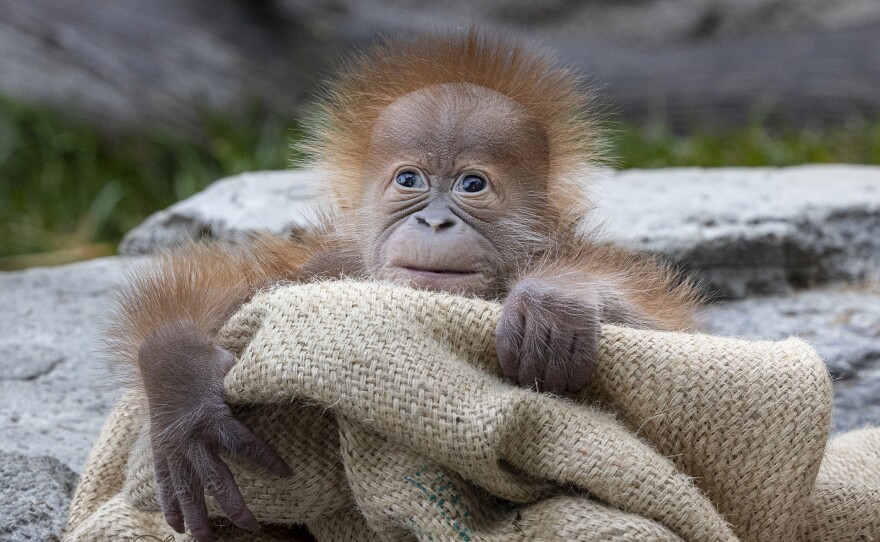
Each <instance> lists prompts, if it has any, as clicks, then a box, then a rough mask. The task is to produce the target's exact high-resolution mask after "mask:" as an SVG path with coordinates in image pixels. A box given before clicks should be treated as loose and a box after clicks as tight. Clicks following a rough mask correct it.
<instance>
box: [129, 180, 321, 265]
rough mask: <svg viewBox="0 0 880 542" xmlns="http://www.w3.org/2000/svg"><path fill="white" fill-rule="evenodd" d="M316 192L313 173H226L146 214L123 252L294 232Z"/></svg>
mask: <svg viewBox="0 0 880 542" xmlns="http://www.w3.org/2000/svg"><path fill="white" fill-rule="evenodd" d="M318 195H319V191H318V187H317V185H316V183H315V175H314V174H312V173H310V172H308V171H259V172H254V173H243V174H241V175H236V176H234V177H227V178H225V179H221V180H219V181H217V182H215V183H213V184H212V185H211V186H209V187H208V188H206V189H205V190H203V191H202V192H200V193H198V194H196V195H195V196H192V197H191V198H188V199H185V200H183V201H181V202H178V203H177V204H175V205H172V206H171V207H169V208H168V209H165V210H162V211H159V212H157V213H155V214H153V215H151V216H150V217H148V218H147V220H145V221H144V223H143V224H141V225H140V226H138V227H136V228H135V229H133V230H131V231H130V232H129V233H128V235H126V236H125V238H124V239H123V240H122V243H121V244H120V245H119V252H120V253H121V254H125V255H137V254H148V253H150V252H153V251H155V250H156V249H158V248H164V247H170V246H174V245H177V244H180V243H182V242H183V241H186V240H187V239H205V238H207V239H241V238H242V237H243V236H244V235H246V234H247V233H248V232H253V231H257V230H269V231H272V232H275V233H285V234H292V233H296V232H297V231H299V229H300V228H301V227H302V226H303V225H304V224H305V223H306V222H305V221H306V219H307V217H308V214H309V213H308V210H309V209H310V208H311V206H312V204H313V203H314V202H315V201H316V199H317V198H318Z"/></svg>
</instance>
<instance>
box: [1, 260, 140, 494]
mask: <svg viewBox="0 0 880 542" xmlns="http://www.w3.org/2000/svg"><path fill="white" fill-rule="evenodd" d="M124 266H125V265H124V263H123V262H122V261H121V260H119V259H116V258H108V259H101V260H93V261H89V262H84V263H78V264H73V265H68V266H63V267H56V268H41V269H30V270H27V271H20V272H14V273H0V306H2V307H3V311H2V312H0V355H2V357H0V435H3V437H2V438H0V452H12V453H19V454H24V455H28V456H51V457H53V458H55V459H58V460H60V461H61V462H62V463H63V464H64V465H66V466H67V467H69V468H70V469H72V470H74V471H79V469H80V468H81V466H82V463H83V461H85V458H86V454H87V453H88V449H89V446H90V445H91V442H92V440H93V439H94V437H95V435H96V434H97V432H98V430H99V429H100V427H101V423H102V420H103V417H104V416H105V415H106V413H107V411H108V409H109V408H110V406H111V405H112V403H113V401H114V399H115V397H116V396H117V394H118V391H117V390H116V389H114V386H113V385H112V383H111V381H110V379H108V377H107V371H105V366H104V363H103V361H102V359H101V356H100V354H99V348H98V335H99V330H100V323H101V320H102V318H104V317H105V315H106V314H107V311H108V307H109V305H110V294H111V290H112V288H113V286H114V285H115V284H116V282H117V281H118V280H119V279H120V278H121V276H122V273H123V268H124ZM2 485H3V484H2V483H0V486H2Z"/></svg>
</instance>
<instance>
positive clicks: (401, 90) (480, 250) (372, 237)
mask: <svg viewBox="0 0 880 542" xmlns="http://www.w3.org/2000/svg"><path fill="white" fill-rule="evenodd" d="M588 101H589V100H588V96H586V95H585V94H584V93H582V92H581V91H580V90H579V81H578V79H577V78H576V77H575V76H574V75H572V74H571V73H570V72H569V71H567V70H565V69H564V68H561V67H559V66H558V65H557V64H556V63H555V62H554V61H553V60H552V59H551V58H549V57H547V56H546V55H545V54H544V53H541V52H537V51H534V50H532V49H530V48H528V47H524V46H521V45H517V44H511V43H508V42H505V41H503V40H501V39H499V38H496V37H492V36H486V35H481V34H479V33H478V32H474V31H470V32H462V33H450V34H439V35H438V34H433V35H427V36H423V37H420V38H417V39H414V40H411V41H403V42H385V43H382V44H380V45H378V46H376V47H374V48H373V49H372V51H371V52H369V53H367V54H365V55H362V56H359V57H356V58H354V59H353V60H351V61H350V62H349V63H348V64H347V65H346V66H345V67H344V69H343V70H342V73H341V74H340V75H339V76H338V77H337V78H336V79H335V80H334V81H332V82H331V83H330V84H329V88H328V89H327V97H326V98H325V99H324V101H323V102H321V103H319V104H318V111H317V115H316V118H317V119H318V120H317V121H316V122H315V124H314V125H313V126H312V127H311V132H313V139H312V140H311V141H310V143H308V149H307V150H308V151H310V153H311V156H312V163H311V165H312V167H314V168H315V169H316V171H318V172H319V174H320V175H321V177H322V179H323V182H324V183H325V186H326V188H327V190H328V193H329V194H330V195H331V196H332V200H333V205H332V206H330V207H332V208H331V209H329V210H327V211H326V212H325V214H324V215H323V218H322V219H321V220H320V224H318V225H316V227H315V228H314V231H312V232H311V233H310V235H307V236H302V237H301V238H298V239H293V240H291V239H287V238H282V237H273V236H269V235H266V236H262V237H259V238H256V239H255V240H254V241H253V242H252V243H248V244H244V245H240V246H232V247H230V246H228V245H220V244H190V245H187V246H184V247H181V248H179V249H177V250H174V251H171V252H167V253H165V254H163V255H161V256H160V257H158V258H157V259H155V260H153V262H152V263H150V264H149V265H148V266H147V267H146V268H144V269H142V270H141V271H140V272H139V273H138V274H136V275H135V276H134V277H133V278H132V280H131V281H130V283H129V284H128V286H127V288H126V289H125V291H124V292H123V293H122V295H121V297H120V304H119V310H118V316H119V318H118V322H119V323H118V329H117V330H116V331H115V332H114V337H113V340H114V341H115V342H116V344H117V345H118V346H119V348H120V349H121V350H122V353H123V357H124V358H125V359H128V360H129V361H130V362H131V364H132V365H133V366H134V367H136V368H137V369H138V370H139V374H140V376H141V381H142V384H143V388H144V390H145V392H146V396H147V399H148V403H149V409H150V417H151V435H152V444H153V452H154V456H155V468H156V477H157V481H158V486H159V499H160V503H161V506H162V510H163V512H164V514H165V518H166V519H167V521H168V523H169V524H170V525H171V526H172V527H173V528H174V529H175V530H176V531H178V532H183V530H184V528H185V527H188V528H189V529H190V530H191V532H192V534H193V536H195V538H196V539H197V540H200V541H207V540H212V534H211V529H210V523H209V520H208V515H207V512H206V507H205V496H204V491H205V488H207V490H208V491H209V492H210V493H211V494H212V495H213V496H214V497H215V498H216V500H217V501H218V503H219V505H220V506H221V507H222V509H223V510H224V511H225V513H226V514H227V515H228V516H229V517H230V518H231V520H232V521H233V522H234V523H235V524H236V525H238V526H240V527H242V528H245V529H257V528H258V527H259V525H258V523H257V520H256V519H255V517H254V515H253V514H252V513H251V512H250V511H249V510H248V508H247V507H246V505H245V503H244V501H243V499H242V496H241V494H240V492H239V490H238V487H237V486H236V483H235V480H234V479H233V477H232V474H231V473H230V471H229V469H228V468H227V466H226V465H225V464H224V462H223V461H222V460H221V459H220V457H219V454H220V453H221V452H224V453H229V454H233V455H237V456H240V457H244V458H247V459H249V460H251V461H253V462H254V463H256V464H258V465H261V466H262V467H264V468H266V469H267V470H268V471H270V472H272V473H276V474H279V475H284V474H285V473H289V472H290V470H289V467H288V466H287V465H286V464H285V462H284V461H283V460H282V459H281V457H279V456H278V455H277V454H276V453H275V452H274V451H273V450H272V449H270V448H269V447H268V446H267V445H266V444H265V443H264V442H263V441H262V440H261V439H260V438H259V437H257V436H256V435H254V434H253V433H252V432H251V431H250V430H249V429H248V428H246V427H245V426H243V425H242V424H241V423H239V422H238V421H236V420H235V419H234V418H233V415H232V412H231V411H230V408H229V406H227V404H226V403H225V401H224V397H223V378H224V375H225V374H226V372H227V371H228V370H229V368H230V367H231V366H232V365H233V364H234V363H235V359H234V357H233V355H232V354H231V353H230V352H228V351H226V350H224V349H223V348H221V347H219V346H218V345H217V344H215V342H214V336H215V334H216V333H217V330H218V329H219V328H220V326H221V325H222V324H223V323H224V321H225V320H226V319H227V318H228V317H229V316H230V315H231V314H232V313H233V312H234V311H235V310H236V308H237V307H239V306H240V305H241V304H242V303H244V302H245V301H247V299H248V298H249V297H250V296H252V295H253V293H254V292H255V291H257V290H259V289H261V288H265V287H267V286H269V285H272V284H275V283H278V282H303V281H311V280H316V279H320V278H334V277H341V276H349V277H361V278H365V279H367V278H368V279H378V280H385V281H390V282H394V283H398V284H405V285H410V286H412V287H416V288H425V289H429V290H436V291H444V292H453V293H458V294H462V295H469V296H477V297H482V298H487V299H498V300H502V301H503V310H502V317H501V320H500V322H499V324H498V328H497V353H498V360H499V363H500V364H501V368H502V369H503V372H504V374H505V375H506V377H507V378H508V379H509V380H510V381H511V382H514V383H516V384H518V385H520V386H523V387H528V388H533V389H536V390H538V391H548V392H554V393H564V392H574V391H577V390H579V389H581V388H582V387H583V386H584V385H585V384H587V382H588V381H589V379H590V374H591V370H592V367H593V364H594V360H595V358H596V355H597V345H598V341H599V330H600V323H603V322H610V323H618V324H623V325H628V326H638V327H644V328H652V329H660V330H680V329H685V328H688V327H689V326H690V322H691V313H692V309H693V307H694V305H695V303H696V298H697V296H696V294H695V292H694V289H693V288H692V287H691V286H690V284H689V283H688V282H687V281H681V280H678V279H677V278H676V277H675V276H674V275H673V274H672V273H670V272H668V271H667V270H666V269H665V268H663V267H662V266H659V265H657V264H655V263H653V262H652V261H650V260H646V259H642V258H637V257H634V256H632V255H629V254H627V253H626V252H624V251H622V250H620V249H617V248H613V247H611V246H608V245H605V244H602V243H600V242H598V241H596V240H594V239H592V238H591V237H590V236H589V234H585V233H583V232H581V231H580V230H581V229H583V217H584V216H585V214H586V212H587V211H588V203H587V197H586V194H585V193H584V184H585V181H586V180H587V179H588V178H589V176H590V172H591V168H593V167H594V164H595V163H596V160H597V155H598V149H599V138H598V135H597V129H596V127H595V126H594V124H593V122H592V121H591V118H590V116H589V115H588V105H589V103H588ZM293 468H296V466H295V465H294V466H293Z"/></svg>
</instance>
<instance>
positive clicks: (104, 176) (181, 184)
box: [0, 100, 298, 269]
mask: <svg viewBox="0 0 880 542" xmlns="http://www.w3.org/2000/svg"><path fill="white" fill-rule="evenodd" d="M205 123H206V126H207V127H208V129H207V130H206V132H207V135H205V136H204V137H201V138H193V139H182V138H181V137H172V136H167V135H161V134H140V133H131V134H123V135H119V134H117V135H114V136H112V137H108V136H102V135H100V134H99V133H97V132H96V131H95V130H93V129H91V128H89V127H87V126H86V125H84V124H83V123H80V122H76V121H71V120H68V119H65V118H62V117H60V116H58V115H55V114H51V113H47V112H45V111H42V110H40V109H36V108H33V107H27V106H23V105H21V104H17V103H13V102H10V101H8V100H0V269H3V268H5V269H10V268H17V267H22V266H25V265H30V264H43V263H45V264H52V263H60V262H63V261H67V260H71V259H82V258H83V257H90V256H96V255H104V254H112V253H113V252H114V251H115V246H116V243H117V242H118V241H119V239H121V237H122V235H123V234H124V233H125V232H126V231H128V230H129V229H131V228H133V227H134V226H136V225H137V224H138V223H140V222H141V221H142V220H143V219H144V218H145V217H146V216H147V215H149V214H150V213H152V212H154V211H157V210H159V209H162V208H164V207H167V206H168V205H170V204H172V203H174V202H175V201H178V200H180V199H183V198H185V197H187V196H190V195H192V194H194V193H196V192H197V191H199V190H201V189H202V188H204V187H205V186H207V185H208V184H210V183H211V182H212V181H214V180H216V179H218V178H220V177H223V176H224V175H231V174H234V173H240V172H242V171H249V170H255V169H278V168H284V167H287V165H288V164H289V160H290V158H291V153H290V151H289V145H288V141H290V140H291V139H292V138H295V137H297V134H298V132H297V130H296V125H295V123H293V122H285V121H284V120H282V119H278V118H273V117H271V116H267V115H264V114H260V113H258V112H254V113H253V114H251V115H249V116H248V120H247V122H244V123H241V122H238V123H234V122H232V121H229V120H222V119H212V118H206V119H205ZM29 255H35V256H33V257H31V256H29Z"/></svg>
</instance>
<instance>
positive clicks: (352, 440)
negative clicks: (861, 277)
mask: <svg viewBox="0 0 880 542" xmlns="http://www.w3.org/2000/svg"><path fill="white" fill-rule="evenodd" d="M499 314H500V305H499V304H497V303H493V302H488V301H483V300H475V299H468V298H463V297H456V296H451V295H445V294H436V293H429V292H422V291H416V290H411V289H407V288H402V287H395V286H390V285H385V284H376V283H358V282H325V283H316V284H309V285H298V286H293V285H289V286H281V287H277V288H275V289H273V290H271V291H267V292H264V293H261V294H259V295H257V296H256V297H255V298H254V299H252V300H251V302H249V303H248V304H247V305H245V306H244V307H242V308H241V309H240V310H239V311H238V313H236V314H235V315H234V316H233V317H232V318H231V319H230V321H229V322H228V323H227V325H226V326H225V327H224V328H223V330H222V331H221V333H220V341H221V342H222V343H223V344H224V345H225V346H226V347H228V348H230V349H231V350H232V351H233V352H235V353H236V355H237V356H238V358H239V361H238V363H237V365H236V366H235V367H234V368H233V369H232V371H231V372H230V373H229V375H228V376H227V378H226V382H225V384H226V393H227V397H228V400H229V401H230V403H232V404H233V405H234V406H235V408H236V410H237V412H238V414H239V416H240V418H241V419H242V420H243V421H245V423H247V424H248V425H249V426H251V427H253V428H254V429H255V431H256V432H257V433H259V434H261V435H262V436H263V437H264V438H266V440H267V441H269V442H270V443H271V444H272V445H273V446H274V447H275V449H276V450H278V451H279V452H280V453H281V454H282V455H283V456H284V457H285V459H286V460H287V461H288V463H289V464H290V465H291V466H292V468H293V470H294V474H293V476H291V477H289V478H278V477H274V476H272V475H267V474H265V473H264V472H261V471H260V470H259V469H258V468H255V467H252V466H250V465H248V464H243V463H238V462H236V461H235V460H234V459H231V460H230V463H231V466H232V469H233V472H235V474H236V478H237V480H238V481H239V483H240V485H241V488H242V492H243V494H244V496H245V499H246V501H247V502H248V504H249V505H250V507H251V509H252V510H253V511H254V513H255V514H256V515H257V517H258V518H259V519H260V520H261V521H263V522H266V523H268V524H274V525H275V526H276V527H275V528H272V529H264V530H263V531H261V532H260V533H257V534H249V533H244V532H242V531H239V530H237V529H235V528H234V527H231V526H229V525H228V521H225V522H224V521H223V520H222V519H219V518H218V520H217V523H218V526H217V527H216V529H215V531H216V532H217V533H218V536H219V539H220V540H276V539H285V536H287V535H286V534H285V532H284V529H283V527H280V526H283V525H285V524H287V525H289V524H305V525H307V526H308V528H309V530H310V531H311V532H312V534H313V535H314V536H315V537H316V538H317V539H318V540H320V541H348V540H353V541H357V540H364V541H367V540H369V541H376V540H400V541H404V540H462V541H475V542H476V541H501V540H505V541H507V540H581V541H609V540H614V541H646V540H658V541H665V540H669V541H672V540H676V541H679V540H687V541H714V540H718V541H734V540H742V541H777V542H788V541H792V542H794V541H798V542H800V541H804V542H805V541H827V542H831V541H835V542H836V541H849V540H852V541H856V540H859V541H862V540H880V457H878V455H880V433H878V431H877V430H864V431H860V432H855V433H850V434H847V435H844V436H842V437H840V438H838V439H837V440H835V441H833V442H832V443H831V444H830V445H828V447H827V448H826V441H827V437H828V433H829V425H830V413H831V386H830V381H829V377H828V374H827V371H826V369H825V367H824V364H823V363H822V361H821V360H820V359H819V357H818V356H817V355H816V353H815V351H814V350H813V349H812V348H810V347H809V346H808V345H807V344H805V343H804V342H802V341H800V340H797V339H789V340H785V341H781V342H768V341H744V340H738V339H731V338H721V337H711V336H706V335H700V334H684V333H661V332H654V331H642V330H634V329H627V328H621V327H614V326H604V327H603V333H602V339H601V344H600V355H599V361H598V367H597V371H596V375H595V378H594V381H593V383H592V384H591V387H590V388H589V389H588V390H585V391H584V392H583V393H581V394H579V395H578V396H576V397H568V398H563V397H554V396H551V395H547V394H538V393H534V392H531V391H528V390H523V389H519V388H517V387H515V386H512V385H510V384H508V383H506V382H504V381H503V379H501V378H500V376H499V375H500V372H499V367H498V362H497V359H496V357H495V343H494V341H495V327H496V324H497V321H498V317H499ZM146 435H147V421H146V416H145V408H144V406H143V401H142V399H140V398H139V397H138V396H137V395H136V394H134V393H132V394H130V395H129V396H127V397H126V399H125V400H123V402H122V404H121V405H120V406H119V407H118V408H117V409H116V410H115V411H114V413H113V414H112V415H111V417H110V419H109V420H108V422H107V424H106V426H105V428H104V430H103V432H102V434H101V436H100V438H99V440H98V443H97V445H96V447H95V449H94V451H93V452H92V456H91V458H90V460H89V461H88V463H87V465H86V467H85V469H84V472H83V477H82V480H81V482H80V485H79V488H78V490H77V494H76V495H75V497H74V502H73V505H72V507H71V511H70V518H69V521H68V526H67V531H66V539H67V540H85V541H92V540H94V541H98V540H102V541H103V540H132V539H134V538H135V537H137V536H141V535H153V536H156V537H158V538H160V539H163V538H165V537H168V536H169V535H173V534H174V533H173V532H172V531H171V529H170V528H169V527H167V526H166V525H164V522H163V520H162V517H161V514H160V513H158V512H157V510H158V506H157V501H156V494H155V481H154V478H153V468H152V458H151V455H150V449H149V446H148V439H147V438H146ZM823 457H824V459H823ZM820 465H821V468H820ZM209 508H210V510H211V513H212V514H213V515H216V516H220V513H219V509H218V508H217V507H216V504H215V503H214V502H210V503H209ZM224 523H225V524H226V525H223V524H224ZM176 537H177V539H179V540H188V538H187V537H185V536H181V535H176ZM288 539H289V538H288Z"/></svg>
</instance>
